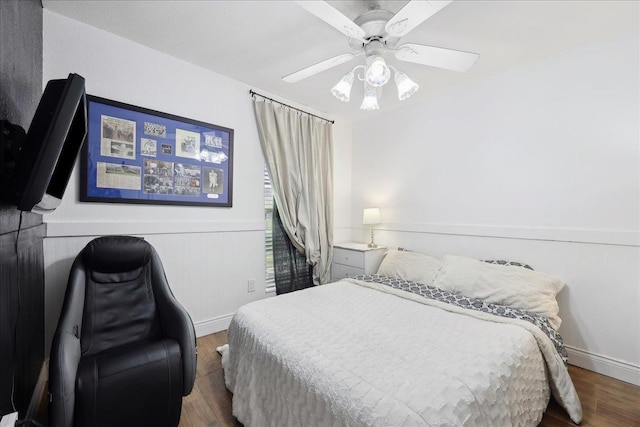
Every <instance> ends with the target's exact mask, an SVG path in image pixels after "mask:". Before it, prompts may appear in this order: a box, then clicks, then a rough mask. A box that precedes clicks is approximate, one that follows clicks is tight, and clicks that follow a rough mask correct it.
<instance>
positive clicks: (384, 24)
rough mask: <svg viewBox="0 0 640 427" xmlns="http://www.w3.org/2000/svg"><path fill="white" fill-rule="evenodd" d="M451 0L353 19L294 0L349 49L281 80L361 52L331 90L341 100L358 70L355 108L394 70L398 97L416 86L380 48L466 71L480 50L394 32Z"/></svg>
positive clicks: (418, 1) (370, 103) (417, 0)
mask: <svg viewBox="0 0 640 427" xmlns="http://www.w3.org/2000/svg"><path fill="white" fill-rule="evenodd" d="M451 1H452V0H431V1H426V0H411V1H409V2H408V3H407V4H405V5H404V7H403V8H402V9H400V11H399V12H398V13H396V14H393V13H392V12H390V11H388V10H384V9H373V10H369V11H367V12H365V13H363V14H361V15H360V16H358V17H357V18H355V19H354V20H353V21H352V20H351V19H349V18H347V17H346V16H345V15H343V14H342V13H341V12H340V11H338V10H337V9H335V8H334V7H333V6H331V5H330V4H329V3H327V2H325V1H308V0H307V1H297V2H296V3H298V4H299V5H300V6H301V7H303V8H304V9H306V10H307V11H309V12H311V13H312V14H314V15H315V16H317V17H318V18H320V19H322V20H323V21H325V22H326V23H327V24H329V25H331V26H332V27H334V28H335V29H337V30H338V31H340V32H341V33H343V34H344V35H346V36H347V37H349V45H350V46H351V48H352V49H353V53H343V54H341V55H337V56H334V57H333V58H329V59H326V60H324V61H322V62H319V63H317V64H313V65H311V66H309V67H306V68H303V69H302V70H299V71H296V72H295V73H292V74H289V75H286V76H284V77H283V78H282V80H284V81H285V82H289V83H295V82H298V81H300V80H303V79H306V78H307V77H311V76H313V75H315V74H318V73H320V72H323V71H326V70H328V69H330V68H333V67H335V66H338V65H340V64H344V63H346V62H349V61H351V60H353V59H354V58H356V57H359V56H361V55H364V56H365V58H366V60H365V62H366V65H356V66H355V67H354V68H353V69H352V70H351V71H350V72H348V73H347V74H345V75H344V76H343V77H342V79H341V80H340V81H339V82H338V84H336V85H335V86H334V87H333V88H332V89H331V93H332V94H333V95H334V96H335V97H336V98H338V99H339V100H341V101H344V102H348V101H349V98H350V94H351V87H352V86H353V82H354V80H355V72H356V71H358V70H360V69H361V70H363V75H362V76H360V75H358V79H359V80H362V81H363V82H364V94H365V95H364V100H363V103H362V105H361V106H360V108H362V109H364V110H374V109H378V108H379V105H378V98H379V97H380V95H381V87H382V86H384V85H385V84H386V83H387V82H388V81H389V79H390V77H391V71H392V70H393V73H394V81H395V83H396V86H397V88H398V97H399V99H400V100H404V99H407V98H408V97H410V96H411V95H413V94H414V93H415V92H416V91H417V90H418V88H419V85H418V84H417V83H415V82H414V81H412V80H411V79H410V78H409V77H408V76H407V75H406V74H405V73H403V72H401V71H399V70H397V69H396V68H395V67H393V66H390V65H388V64H387V63H386V61H385V60H384V58H383V57H382V54H383V53H385V52H393V53H394V55H395V57H396V59H398V60H400V61H406V62H413V63H416V64H422V65H428V66H431V67H437V68H444V69H446V70H453V71H467V70H468V69H469V68H471V67H472V66H473V64H475V62H476V61H477V60H478V58H479V57H480V55H478V54H476V53H470V52H462V51H458V50H453V49H445V48H441V47H434V46H426V45H422V44H416V43H404V44H401V45H398V43H399V41H400V38H401V37H403V36H405V35H407V34H408V33H409V32H410V31H411V30H413V29H414V28H415V27H417V26H418V25H420V24H421V23H423V22H424V21H425V20H427V19H429V18H430V17H431V16H433V15H435V14H436V13H437V12H439V11H440V10H441V9H443V8H444V7H445V6H447V5H448V4H449V3H451Z"/></svg>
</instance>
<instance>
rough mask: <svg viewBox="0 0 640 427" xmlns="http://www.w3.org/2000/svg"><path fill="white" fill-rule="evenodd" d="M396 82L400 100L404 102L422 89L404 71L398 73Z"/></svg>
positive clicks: (395, 78) (396, 73) (395, 77)
mask: <svg viewBox="0 0 640 427" xmlns="http://www.w3.org/2000/svg"><path fill="white" fill-rule="evenodd" d="M394 80H395V82H396V87H397V88H398V99H400V101H404V100H405V99H407V98H409V97H410V96H411V95H413V94H414V93H416V92H417V91H418V89H420V85H418V83H416V82H414V81H413V80H411V79H410V78H409V76H407V75H406V74H405V73H403V72H402V71H396V72H395V76H394Z"/></svg>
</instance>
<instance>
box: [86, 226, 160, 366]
mask: <svg viewBox="0 0 640 427" xmlns="http://www.w3.org/2000/svg"><path fill="white" fill-rule="evenodd" d="M152 251H153V249H152V247H151V245H150V244H149V243H147V242H146V241H144V240H142V239H140V238H136V237H130V236H105V237H100V238H97V239H95V240H93V241H92V242H90V243H89V244H88V245H87V246H86V247H85V248H84V249H83V250H82V252H81V253H80V255H79V258H80V263H81V264H82V266H83V267H84V270H85V280H86V288H85V301H84V313H83V316H82V334H81V339H80V341H81V342H80V344H81V349H82V356H83V357H84V356H87V355H91V354H95V353H99V352H102V351H105V350H108V349H110V348H113V347H119V346H122V345H126V344H130V343H134V342H138V341H142V340H151V339H156V338H158V337H159V336H160V334H161V330H160V320H159V317H158V313H157V309H156V301H155V298H154V292H153V286H152V283H151V258H152V256H151V255H152Z"/></svg>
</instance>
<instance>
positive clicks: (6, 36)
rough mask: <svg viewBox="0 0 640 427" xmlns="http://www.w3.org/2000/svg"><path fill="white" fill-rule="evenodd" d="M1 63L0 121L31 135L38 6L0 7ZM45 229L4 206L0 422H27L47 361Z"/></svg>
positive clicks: (38, 55) (0, 207) (37, 77)
mask: <svg viewBox="0 0 640 427" xmlns="http://www.w3.org/2000/svg"><path fill="white" fill-rule="evenodd" d="M0 58H1V60H0V119H3V120H8V121H10V122H11V123H13V124H16V125H20V126H22V127H23V128H24V129H25V130H27V129H28V128H29V125H30V124H31V118H32V117H33V113H34V112H35V111H36V107H37V106H38V101H39V100H40V94H41V93H42V6H41V5H40V1H38V0H30V1H1V2H0ZM3 142H4V141H3ZM4 148H5V147H4V146H0V149H2V150H4ZM1 158H2V156H0V159H1ZM0 185H2V186H4V185H6V184H5V182H2V180H1V179H0ZM44 228H45V227H44V226H43V225H42V216H41V215H36V214H31V213H24V214H22V216H20V213H19V212H18V211H17V209H16V208H15V206H12V205H10V204H9V203H8V202H4V201H0V416H2V415H4V414H7V413H9V412H14V411H15V410H18V411H19V413H20V416H21V417H24V415H25V413H26V410H27V407H28V405H29V401H30V400H31V395H32V392H33V389H34V386H35V384H36V381H37V379H38V374H39V373H40V369H41V367H42V362H43V360H44V349H43V335H44V319H43V307H44V274H43V260H42V237H43V235H44V232H45V230H44ZM18 229H20V233H18V231H17V230H18ZM18 236H19V237H18ZM17 239H19V242H18V243H17V245H16V240H17ZM16 249H17V251H16ZM14 386H15V387H14Z"/></svg>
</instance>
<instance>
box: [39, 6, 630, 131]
mask: <svg viewBox="0 0 640 427" xmlns="http://www.w3.org/2000/svg"><path fill="white" fill-rule="evenodd" d="M42 3H43V6H44V8H45V9H47V10H50V11H53V12H55V13H59V14H61V15H65V16H68V17H69V18H72V19H75V20H78V21H81V22H85V23H87V24H89V25H92V26H95V27H98V28H101V29H104V30H106V31H109V32H111V33H114V34H118V35H120V36H122V37H126V38H128V39H130V40H133V41H135V42H138V43H140V44H143V45H146V46H149V47H151V48H153V49H155V50H158V51H161V52H165V53H167V54H169V55H172V56H174V57H177V58H181V59H183V60H185V61H188V62H190V63H193V64H196V65H199V66H202V67H204V68H207V69H209V70H212V71H215V72H217V73H219V74H223V75H226V76H229V77H231V78H233V79H236V80H239V81H241V82H244V83H247V84H248V85H251V86H252V87H254V88H255V89H256V90H258V91H259V90H263V91H267V92H270V93H271V94H273V95H276V96H279V97H283V98H286V99H290V100H292V101H295V102H297V103H299V104H302V105H307V106H310V107H312V108H314V109H316V110H318V111H322V112H326V113H327V114H329V115H332V116H337V117H346V118H349V119H355V120H357V119H360V118H364V117H369V116H371V115H372V114H375V113H372V112H365V111H361V110H360V109H359V106H360V102H361V99H362V88H361V87H359V85H354V88H353V92H352V96H351V101H350V102H349V103H343V102H340V101H339V100H337V99H336V98H334V97H333V96H332V95H331V93H330V91H329V90H330V88H331V87H332V86H333V85H334V84H335V83H336V82H337V81H338V80H339V79H340V77H341V76H342V75H343V74H344V73H346V72H347V71H349V70H350V69H351V68H352V67H353V66H354V65H356V63H355V62H350V63H347V64H342V65H340V66H338V67H335V68H333V69H331V70H328V71H325V72H323V73H321V74H318V75H315V76H312V77H310V78H308V79H306V80H303V81H300V82H298V83H285V82H284V81H282V80H281V78H282V76H284V75H287V74H290V73H292V72H294V71H297V70H299V69H301V68H304V67H306V66H308V65H311V64H314V63H317V62H320V61H322V60H324V59H327V58H330V57H333V56H336V55H338V54H341V53H349V52H351V49H350V47H349V44H348V41H347V37H346V36H344V35H342V34H341V33H340V32H338V31H337V30H335V29H334V28H332V27H330V26H329V25H328V24H326V23H324V22H323V21H321V20H320V19H318V18H317V17H315V16H313V15H311V14H310V13H309V12H307V11H306V10H304V9H303V8H302V7H300V6H299V5H297V4H296V3H295V2H293V1H256V0H253V1H220V0H216V1H166V0H161V1H150V0H144V1H131V0H130V1H115V0H102V1H96V0H92V1H78V0H74V1H60V0H42ZM329 3H330V4H331V5H333V6H334V7H335V8H336V9H338V10H340V11H341V12H342V13H343V14H345V15H346V16H347V17H349V18H351V19H354V18H355V17H356V16H358V15H360V14H361V13H363V12H365V11H367V10H368V9H370V8H383V9H387V10H390V11H391V12H394V13H395V12H397V11H398V10H400V8H402V6H403V5H404V4H405V3H406V0H398V1H393V0H384V1H371V0H368V1H329ZM638 17H639V14H638V2H636V1H594V0H587V1H578V0H570V1H524V0H515V1H507V0H500V1H462V0H458V1H454V2H453V3H451V4H450V5H449V6H447V7H445V8H444V9H443V10H441V11H440V12H438V13H437V14H436V15H434V16H433V17H431V18H430V19H428V20H427V21H425V22H424V23H422V24H421V25H420V26H419V27H417V28H416V29H414V30H413V31H412V32H411V33H409V34H408V35H407V36H405V37H404V38H403V39H402V42H413V43H420V44H426V45H431V46H438V47H446V48H452V49H456V50H463V51H467V52H475V53H479V54H480V59H479V60H478V62H477V63H476V64H475V66H474V67H473V68H472V69H471V70H469V71H467V72H466V73H457V72H454V71H446V70H441V69H437V68H432V67H427V66H422V65H417V64H411V63H406V62H399V61H397V60H396V59H395V58H393V56H387V57H386V59H387V60H388V62H389V63H390V64H392V65H395V66H397V67H398V68H400V69H401V70H402V71H404V72H406V73H407V74H408V75H409V76H410V77H411V78H412V79H413V80H414V81H416V82H417V83H418V84H420V91H419V92H418V93H417V94H416V95H414V96H413V97H412V98H410V99H408V100H406V101H402V102H401V101H398V99H397V95H396V91H395V87H394V85H393V84H387V85H386V86H385V87H384V88H383V96H382V100H381V109H382V111H385V110H389V109H392V108H398V107H400V106H403V105H410V104H411V103H415V102H416V101H417V100H419V99H424V98H425V97H428V96H431V95H433V94H434V93H437V92H440V91H443V90H445V89H449V88H452V87H455V86H459V85H463V84H466V83H467V82H469V81H472V80H475V79H478V78H482V77H486V76H489V75H492V74H496V73H499V72H501V71H504V70H506V69H509V68H513V67H515V66H518V65H521V64H524V63H527V62H533V61H536V60H539V59H541V58H544V57H547V56H550V55H554V54H556V53H559V52H562V51H566V50H568V49H571V48H574V47H577V46H580V45H583V44H587V43H589V42H592V41H595V40H598V39H601V38H604V37H607V36H610V35H613V34H615V33H618V32H623V31H638ZM356 61H357V59H356Z"/></svg>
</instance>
